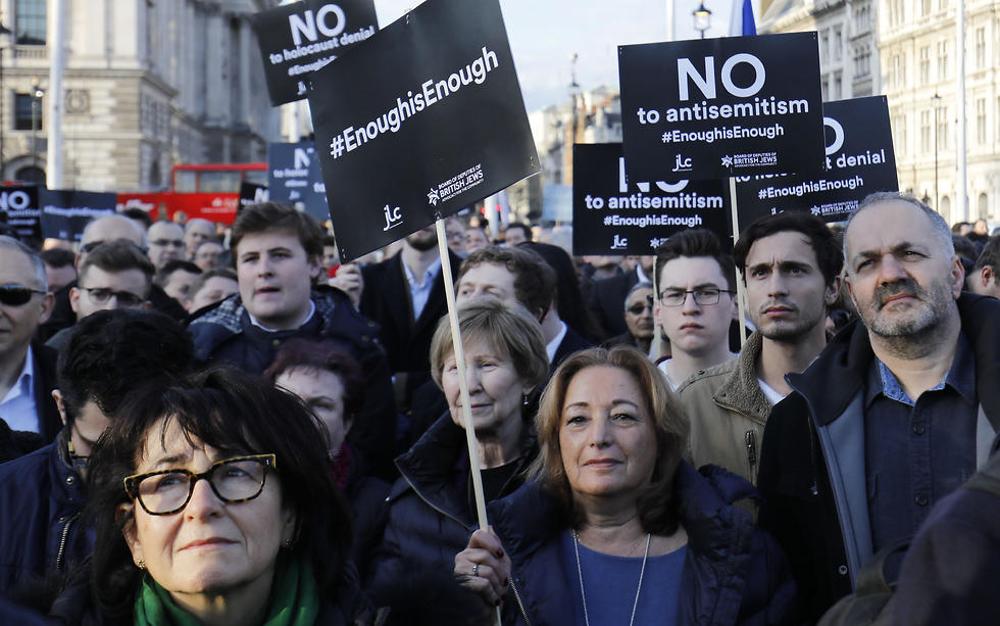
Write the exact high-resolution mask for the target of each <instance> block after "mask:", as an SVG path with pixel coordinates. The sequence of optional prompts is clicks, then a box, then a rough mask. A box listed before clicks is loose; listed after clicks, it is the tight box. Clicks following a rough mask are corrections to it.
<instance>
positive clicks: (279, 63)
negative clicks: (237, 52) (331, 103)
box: [251, 0, 378, 106]
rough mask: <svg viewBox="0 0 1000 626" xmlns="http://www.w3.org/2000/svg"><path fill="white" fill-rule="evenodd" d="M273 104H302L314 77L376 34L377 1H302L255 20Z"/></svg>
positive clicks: (252, 22)
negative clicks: (349, 49) (316, 72)
mask: <svg viewBox="0 0 1000 626" xmlns="http://www.w3.org/2000/svg"><path fill="white" fill-rule="evenodd" d="M251 24H252V25H253V29H254V33H255V34H256V35H257V42H258V43H259V44H260V53H261V56H263V57H264V76H265V78H266V80H267V91H268V94H269V95H270V96H271V104H273V105H275V106H277V105H279V104H285V103H286V102H294V101H296V100H302V99H304V98H305V97H306V93H307V92H308V90H309V80H310V78H311V74H312V73H313V72H315V71H316V70H318V69H319V68H321V67H323V66H324V65H326V64H328V63H330V62H332V61H333V60H334V59H335V58H337V57H338V56H339V55H341V54H343V53H344V52H345V51H346V50H347V49H348V48H350V47H352V46H354V45H356V44H358V43H360V42H362V41H364V40H365V39H368V38H369V37H371V36H372V35H374V34H375V32H376V31H377V30H378V18H377V17H376V15H375V3H374V1H373V0H336V1H335V2H331V1H330V0H303V1H302V2H293V3H291V4H286V5H283V6H279V7H275V8H273V9H269V10H267V11H261V12H260V13H257V14H255V15H254V16H253V17H252V18H251Z"/></svg>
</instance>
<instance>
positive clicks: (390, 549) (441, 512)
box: [367, 414, 538, 625]
mask: <svg viewBox="0 0 1000 626" xmlns="http://www.w3.org/2000/svg"><path fill="white" fill-rule="evenodd" d="M525 431H526V434H525V436H524V438H523V443H522V447H521V455H520V457H519V463H520V467H521V470H523V468H525V467H527V465H528V464H529V463H530V462H531V461H532V460H533V459H534V457H535V455H536V454H537V451H538V448H537V443H536V441H535V439H534V437H533V436H532V435H531V434H530V433H527V431H528V427H527V426H526V427H525ZM396 466H397V467H398V468H399V472H400V474H401V477H400V478H399V480H397V481H396V484H395V485H393V487H392V491H391V492H390V494H389V521H388V524H387V526H386V529H385V534H384V535H383V537H382V543H381V545H380V546H379V548H378V550H377V552H376V556H375V561H374V563H373V565H372V566H371V569H372V571H373V576H372V577H371V580H370V583H369V585H368V586H367V587H368V590H369V592H370V594H371V595H372V597H373V600H374V601H375V603H376V604H377V605H378V606H389V607H391V608H392V618H391V619H392V623H393V624H412V625H418V624H454V623H458V622H456V621H455V613H454V612H453V611H456V612H457V613H458V614H461V611H458V610H457V609H456V606H457V605H456V603H458V604H459V605H460V604H461V603H462V602H463V601H464V602H468V601H472V602H478V600H477V599H476V598H464V599H463V597H462V596H463V593H464V592H462V591H460V590H459V589H458V587H457V585H455V583H454V580H453V579H454V577H453V575H452V571H453V569H454V566H455V555H456V554H458V553H459V552H461V551H462V550H464V549H465V546H466V545H467V544H468V543H469V537H470V536H471V535H472V533H473V531H475V530H476V528H477V527H478V526H477V522H476V513H475V509H474V507H473V506H472V505H471V504H470V500H472V498H471V495H470V494H471V486H470V474H469V459H468V454H467V452H466V443H465V431H463V430H462V429H461V428H459V427H458V426H456V425H455V424H454V423H453V422H452V420H451V416H450V415H448V414H445V415H444V416H442V417H441V418H440V419H439V420H438V421H437V422H435V423H434V425H433V426H431V428H430V429H429V430H428V431H427V432H426V433H425V434H424V436H423V437H421V438H420V440H419V441H417V443H416V444H414V446H413V448H411V449H410V451H409V452H407V453H406V454H404V455H403V456H401V457H399V458H398V459H397V460H396ZM520 474H521V471H520V470H519V471H518V474H517V475H515V477H514V478H512V479H511V480H510V481H509V482H508V483H507V485H506V486H505V487H504V488H503V489H502V490H501V496H503V495H506V494H509V493H511V492H513V491H514V490H515V489H516V488H517V487H518V486H520V484H521V479H520ZM467 614H468V613H466V615H467Z"/></svg>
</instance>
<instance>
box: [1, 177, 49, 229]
mask: <svg viewBox="0 0 1000 626" xmlns="http://www.w3.org/2000/svg"><path fill="white" fill-rule="evenodd" d="M0 222H3V223H5V224H7V226H8V228H10V229H11V230H12V231H13V232H14V234H15V235H16V236H17V238H18V239H20V240H22V241H41V240H42V210H41V208H40V207H39V206H38V185H4V186H2V187H0Z"/></svg>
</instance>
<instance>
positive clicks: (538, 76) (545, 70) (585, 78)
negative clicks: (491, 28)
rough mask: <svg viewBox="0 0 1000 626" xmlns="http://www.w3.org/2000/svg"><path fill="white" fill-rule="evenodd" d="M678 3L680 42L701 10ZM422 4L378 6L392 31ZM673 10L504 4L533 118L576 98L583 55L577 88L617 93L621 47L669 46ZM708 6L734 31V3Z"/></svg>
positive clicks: (640, 2)
mask: <svg viewBox="0 0 1000 626" xmlns="http://www.w3.org/2000/svg"><path fill="white" fill-rule="evenodd" d="M470 1H471V0H470ZM674 2H676V5H677V8H676V9H675V10H676V12H677V14H678V16H679V17H678V20H677V25H676V26H677V31H678V34H679V37H680V35H682V34H687V33H690V32H692V31H691V26H690V25H691V23H692V19H691V15H690V13H691V8H690V7H687V6H686V5H688V4H691V5H696V4H697V2H691V0H674ZM419 4H420V0H375V8H376V10H377V11H378V16H379V24H380V25H381V26H386V25H388V24H390V23H391V22H393V21H395V20H396V19H398V18H399V17H400V16H401V15H403V14H404V13H405V12H406V11H409V10H411V9H413V8H414V7H416V6H417V5H419ZM667 4H668V0H615V1H614V2H609V1H608V0H501V1H500V6H501V7H502V9H503V14H504V22H505V23H506V25H507V36H508V37H509V38H510V47H511V51H512V52H513V54H514V62H515V64H516V65H517V74H518V78H519V79H520V81H521V90H522V91H523V92H524V101H525V106H526V108H527V109H528V111H533V110H536V109H540V108H544V107H546V106H548V105H550V104H556V103H559V102H561V101H563V100H565V99H566V98H567V97H568V96H567V93H568V86H569V83H570V58H571V57H572V55H573V53H574V52H575V53H577V54H579V55H580V56H579V60H578V61H577V82H578V83H580V85H581V87H582V88H583V89H592V88H594V87H598V86H600V85H609V86H614V87H617V86H618V46H619V45H620V44H630V43H649V42H653V41H664V40H665V39H666V32H667ZM705 4H706V6H708V7H709V8H710V9H711V10H712V11H713V25H714V26H717V27H719V28H721V29H723V30H727V29H728V24H729V13H730V6H731V5H732V0H706V2H705ZM713 30H715V29H714V28H713ZM721 34H724V33H721V32H720V35H721ZM680 38H687V36H684V37H680Z"/></svg>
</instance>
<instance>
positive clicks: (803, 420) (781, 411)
mask: <svg viewBox="0 0 1000 626" xmlns="http://www.w3.org/2000/svg"><path fill="white" fill-rule="evenodd" d="M958 310H959V315H960V316H961V321H962V332H963V333H964V334H965V336H966V337H967V338H968V339H969V343H970V345H972V346H973V350H974V352H975V363H976V395H977V396H978V401H979V417H978V423H977V428H976V439H977V440H976V449H977V459H976V461H977V465H979V464H980V462H982V464H985V461H986V459H987V458H988V455H989V447H990V443H991V442H992V440H993V438H994V433H995V431H996V430H997V427H998V426H1000V384H998V381H1000V323H998V320H1000V300H997V299H995V298H989V297H983V296H976V295H973V294H968V293H963V294H962V295H961V297H960V298H959V299H958ZM874 358H875V357H874V353H873V352H872V347H871V343H870V341H869V338H868V331H867V329H866V328H865V327H864V325H862V324H861V323H860V322H855V323H854V324H852V325H850V326H847V327H846V328H845V329H844V330H842V331H841V332H840V333H838V334H837V336H836V337H835V338H834V339H833V340H832V341H831V342H830V343H829V344H827V347H826V348H825V349H824V350H823V352H821V353H820V355H819V357H817V359H816V360H815V361H813V363H812V365H810V366H809V368H808V369H806V371H804V372H802V373H801V374H788V375H787V376H786V377H785V380H786V381H788V384H789V385H790V386H791V387H792V390H793V393H792V394H790V395H789V396H787V397H786V398H785V399H784V400H782V401H781V402H779V403H778V404H777V405H775V407H774V409H773V410H772V411H771V415H770V417H769V418H768V420H767V426H766V428H765V429H764V442H763V447H762V450H761V466H760V473H759V475H758V487H759V488H760V490H761V495H762V496H763V503H762V505H761V509H760V516H759V522H760V525H761V527H762V528H764V529H765V530H767V531H768V532H770V533H771V534H772V535H774V537H775V538H776V539H777V540H778V542H779V543H780V544H781V546H782V548H784V550H785V553H786V554H787V555H788V556H789V560H790V562H791V566H792V571H793V573H794V575H795V578H796V582H797V583H798V585H799V591H800V593H801V597H803V598H804V599H805V604H804V610H805V614H804V615H803V616H802V617H804V618H805V619H807V620H809V621H816V620H817V619H819V617H820V616H821V615H822V614H823V613H824V612H825V611H826V610H827V609H829V608H830V607H831V606H832V605H833V604H834V602H836V601H837V600H838V599H840V598H842V597H843V596H846V595H847V594H849V593H851V592H852V590H853V589H854V585H855V580H856V578H857V576H858V573H859V572H860V570H861V568H862V567H863V566H864V565H865V563H866V562H867V561H869V560H870V559H871V558H872V556H873V553H872V537H871V529H870V520H869V517H868V515H869V514H868V499H867V486H866V479H865V445H866V444H865V440H864V430H865V429H864V419H865V415H864V410H863V406H864V404H863V400H864V385H865V378H866V376H867V372H868V370H869V368H870V367H871V364H872V360H873V359H874ZM942 495H944V494H942Z"/></svg>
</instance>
